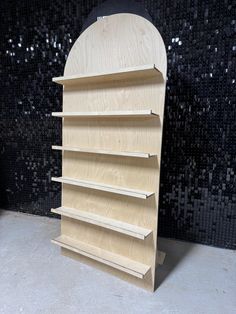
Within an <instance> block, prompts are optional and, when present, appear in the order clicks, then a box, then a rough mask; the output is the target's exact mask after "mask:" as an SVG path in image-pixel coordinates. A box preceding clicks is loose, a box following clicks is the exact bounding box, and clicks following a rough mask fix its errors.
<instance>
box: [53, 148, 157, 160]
mask: <svg viewBox="0 0 236 314" xmlns="http://www.w3.org/2000/svg"><path fill="white" fill-rule="evenodd" d="M52 149H54V150H61V151H69V152H78V153H89V154H101V155H113V156H124V157H138V158H150V157H153V156H157V154H154V153H143V152H126V151H123V152H122V151H121V152H119V151H109V150H103V149H91V148H78V147H70V146H58V145H53V146H52Z"/></svg>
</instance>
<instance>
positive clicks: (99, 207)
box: [59, 14, 166, 290]
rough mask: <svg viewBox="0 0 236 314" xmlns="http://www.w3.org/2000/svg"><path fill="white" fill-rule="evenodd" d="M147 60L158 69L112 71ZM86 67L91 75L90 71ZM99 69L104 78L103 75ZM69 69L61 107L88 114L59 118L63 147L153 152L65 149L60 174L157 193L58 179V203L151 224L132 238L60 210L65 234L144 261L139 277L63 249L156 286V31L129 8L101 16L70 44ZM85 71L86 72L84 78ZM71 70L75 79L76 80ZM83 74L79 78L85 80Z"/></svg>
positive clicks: (160, 58)
mask: <svg viewBox="0 0 236 314" xmlns="http://www.w3.org/2000/svg"><path fill="white" fill-rule="evenodd" d="M150 64H155V66H156V67H157V69H158V70H159V71H160V73H161V75H155V76H150V75H143V76H142V75H141V74H140V72H139V74H138V76H132V77H128V76H127V75H124V76H122V77H120V76H119V74H117V76H116V75H115V74H114V73H115V72H118V73H121V72H125V70H124V69H130V68H132V67H133V68H136V69H137V68H142V67H143V68H145V67H146V66H147V65H150ZM126 72H128V70H127V71H126ZM89 73H90V74H89ZM91 73H95V74H96V75H93V77H92V78H91ZM104 73H105V74H106V75H105V76H106V78H108V76H109V79H104ZM107 73H110V74H107ZM112 73H113V74H114V79H112ZM100 74H101V75H100ZM107 75H108V76H107ZM71 76H72V80H73V83H72V84H71V81H70V83H69V84H67V83H68V81H66V80H63V79H59V81H60V83H62V84H64V87H63V112H67V113H70V112H75V113H76V112H85V113H86V114H85V115H84V116H83V118H81V117H77V118H69V117H63V118H62V119H63V144H62V146H63V147H78V148H82V149H85V148H86V149H88V150H89V149H90V150H91V151H94V150H105V151H117V152H126V151H127V152H148V153H151V154H153V155H155V156H154V157H152V158H133V157H129V156H113V155H109V154H107V155H106V154H104V155H103V154H96V152H94V153H93V154H91V153H86V152H84V153H83V154H81V153H78V152H73V151H63V169H62V172H63V177H70V178H74V179H77V180H85V181H86V180H87V181H90V182H96V183H97V184H98V185H112V186H120V187H122V188H123V189H137V190H142V191H152V192H154V194H153V195H152V196H150V197H149V198H147V199H139V198H136V197H132V196H131V195H130V196H128V195H119V194H115V193H108V192H107V191H101V190H96V189H95V190H94V189H90V188H89V189H88V188H86V187H85V186H83V187H81V186H73V185H68V184H63V189H62V206H63V207H69V208H73V209H74V210H76V209H77V210H83V212H85V213H88V214H89V213H92V214H94V215H100V216H104V217H106V218H107V219H115V220H118V221H120V222H123V223H128V224H132V225H136V226H139V227H141V228H146V229H148V230H152V233H151V235H150V236H148V237H147V238H145V239H144V240H143V239H137V238H135V237H131V236H129V235H127V234H122V233H119V232H116V231H115V230H111V229H109V228H103V227H102V226H101V225H97V226H96V225H95V224H88V223H87V222H85V221H78V220H76V219H73V218H70V217H65V216H64V217H62V222H61V232H62V235H63V236H65V237H68V238H70V239H73V241H78V242H79V243H83V245H85V246H86V245H87V246H93V247H96V248H98V250H99V249H100V250H105V251H106V252H111V254H115V255H118V256H121V257H122V256H123V257H124V258H128V259H129V260H132V261H133V263H134V264H135V263H141V264H144V265H148V266H149V267H150V271H149V272H148V274H147V275H145V276H144V277H143V278H136V277H135V276H132V274H127V273H126V274H124V273H122V272H121V271H120V270H116V269H114V268H111V267H110V266H109V265H103V264H102V263H99V262H98V260H94V261H92V260H91V258H86V257H84V256H82V255H81V254H76V252H75V250H74V251H71V252H70V251H69V250H68V247H64V248H63V249H62V252H63V254H65V255H67V256H70V257H73V258H76V259H79V260H81V261H83V262H87V263H89V264H92V265H95V266H96V267H99V268H101V269H103V270H106V271H108V272H111V273H114V274H115V275H117V276H119V277H121V278H123V279H125V280H128V281H130V282H132V283H135V284H137V285H140V286H142V287H143V288H145V289H149V290H153V289H154V288H155V277H156V276H155V271H156V264H157V257H158V256H159V259H163V256H164V255H163V254H161V255H160V254H158V251H157V223H158V199H159V177H160V158H161V142H162V128H163V113H164V100H165V77H166V53H165V47H164V44H163V41H162V39H161V36H160V34H159V33H158V31H157V30H156V29H155V27H154V26H153V25H152V24H151V23H150V22H148V21H147V20H145V19H144V18H142V17H139V16H136V15H132V14H116V15H112V16H109V17H106V18H105V19H102V20H100V21H98V22H96V23H94V24H93V25H91V26H90V27H89V28H88V29H87V30H86V31H85V32H84V33H83V34H82V35H81V36H80V37H79V39H78V40H77V41H76V42H75V44H74V46H73V47H72V49H71V52H70V54H69V56H68V59H67V62H66V66H65V72H64V77H67V78H68V77H71ZM88 76H89V79H86V77H88ZM94 76H97V77H94ZM115 76H116V78H119V79H116V78H115ZM75 77H76V78H78V77H80V79H79V80H77V82H76V79H75ZM98 78H99V79H98ZM81 80H82V81H84V83H83V84H81ZM150 110H151V111H152V112H155V113H157V114H158V117H155V118H146V117H144V116H143V117H137V116H134V115H133V116H132V115H124V114H123V115H120V116H116V115H115V114H113V115H112V116H110V117H108V116H107V115H109V114H108V113H109V112H127V111H132V112H140V111H149V112H150ZM94 112H99V116H98V117H97V118H96V117H94ZM103 112H104V115H105V116H104V117H103V114H102V113H103ZM91 115H92V116H91ZM62 116H63V115H62ZM101 264H102V265H101ZM134 277H135V278H134Z"/></svg>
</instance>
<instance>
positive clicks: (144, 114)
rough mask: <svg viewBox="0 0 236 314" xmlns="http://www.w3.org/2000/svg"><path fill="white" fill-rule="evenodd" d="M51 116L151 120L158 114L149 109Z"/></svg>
mask: <svg viewBox="0 0 236 314" xmlns="http://www.w3.org/2000/svg"><path fill="white" fill-rule="evenodd" d="M52 116H53V117H58V118H66V117H68V118H127V117H137V118H138V117H140V118H152V117H158V114H157V113H155V112H153V111H152V110H151V109H147V110H127V111H93V112H52Z"/></svg>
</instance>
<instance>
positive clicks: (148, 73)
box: [52, 64, 162, 85]
mask: <svg viewBox="0 0 236 314" xmlns="http://www.w3.org/2000/svg"><path fill="white" fill-rule="evenodd" d="M159 75H161V76H162V73H161V72H160V71H159V70H158V68H157V67H156V65H155V64H143V65H138V66H134V67H126V68H120V69H114V70H110V71H105V72H100V73H98V72H97V73H88V74H76V75H70V76H59V77H53V79H52V81H53V82H55V83H58V84H61V85H76V84H78V83H82V84H83V83H97V82H101V81H102V82H108V81H120V80H123V79H138V78H147V77H155V76H159Z"/></svg>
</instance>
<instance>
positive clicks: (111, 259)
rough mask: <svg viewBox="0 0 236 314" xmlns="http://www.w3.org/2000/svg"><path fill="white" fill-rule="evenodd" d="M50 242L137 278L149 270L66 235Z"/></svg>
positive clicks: (137, 263) (148, 267) (147, 267)
mask: <svg viewBox="0 0 236 314" xmlns="http://www.w3.org/2000/svg"><path fill="white" fill-rule="evenodd" d="M51 242H52V243H54V244H57V245H59V246H60V247H62V248H65V249H68V250H70V251H72V252H75V253H78V254H81V255H83V256H86V257H89V258H91V259H93V260H95V261H98V262H101V263H103V264H105V265H108V266H111V267H113V268H116V269H118V270H121V271H123V272H126V273H128V274H130V275H133V276H135V277H137V278H141V279H143V278H144V276H145V275H146V274H147V272H148V271H149V270H150V268H151V267H150V266H148V265H145V264H142V263H140V262H137V261H134V260H131V259H129V258H127V257H124V256H122V255H119V254H116V253H112V252H109V251H107V250H104V249H102V248H98V247H96V246H93V245H90V244H87V243H85V242H81V241H76V240H74V239H72V238H70V237H68V236H66V235H61V236H59V237H57V238H55V239H52V240H51Z"/></svg>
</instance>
